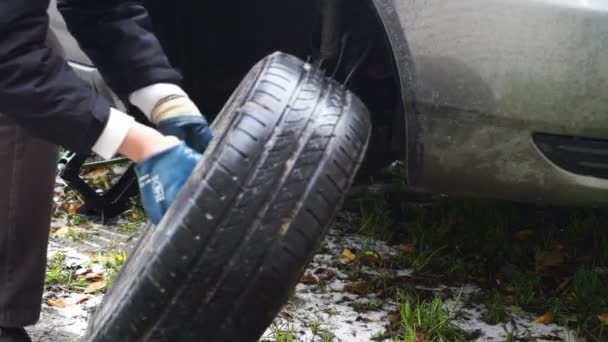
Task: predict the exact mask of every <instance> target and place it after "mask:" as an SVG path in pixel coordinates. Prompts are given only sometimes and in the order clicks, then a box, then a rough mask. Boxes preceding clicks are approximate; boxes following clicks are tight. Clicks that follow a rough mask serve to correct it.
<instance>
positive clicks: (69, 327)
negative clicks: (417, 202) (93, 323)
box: [29, 229, 576, 342]
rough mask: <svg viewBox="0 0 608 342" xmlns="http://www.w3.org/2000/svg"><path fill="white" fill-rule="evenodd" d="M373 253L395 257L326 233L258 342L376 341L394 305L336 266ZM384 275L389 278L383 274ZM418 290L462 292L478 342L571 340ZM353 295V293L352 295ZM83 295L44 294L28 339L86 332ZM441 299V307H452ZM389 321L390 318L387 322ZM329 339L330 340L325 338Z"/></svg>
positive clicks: (73, 254)
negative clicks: (347, 254)
mask: <svg viewBox="0 0 608 342" xmlns="http://www.w3.org/2000/svg"><path fill="white" fill-rule="evenodd" d="M345 248H347V249H352V250H362V249H363V248H365V249H373V250H374V251H375V252H376V253H377V254H378V255H379V257H380V258H386V257H388V256H390V255H395V254H396V253H398V250H397V249H396V248H393V247H391V246H388V245H387V244H386V243H384V242H382V241H375V240H370V239H369V238H364V237H361V236H356V235H344V234H343V233H342V232H340V231H338V230H335V229H332V230H330V233H329V235H328V237H327V239H326V240H325V242H324V243H323V247H322V248H321V252H320V253H319V254H317V255H316V256H315V258H314V259H313V262H312V263H311V264H310V266H309V267H308V269H307V271H306V276H305V277H304V278H303V280H302V282H303V283H300V284H298V286H297V287H296V289H295V293H294V295H293V297H292V298H291V299H290V300H289V303H288V304H287V305H286V306H285V308H284V309H283V311H282V312H281V313H280V314H279V315H278V317H277V319H276V320H275V322H274V323H273V325H272V326H271V327H270V328H269V329H268V330H267V331H266V333H265V334H264V336H263V338H262V340H264V341H273V340H275V338H274V336H275V335H274V333H273V330H276V329H280V330H292V331H294V332H295V336H297V341H348V342H357V341H371V340H373V339H374V338H375V339H374V340H382V339H380V338H378V336H382V335H383V333H384V332H385V331H386V326H387V325H388V324H389V323H390V318H391V315H393V317H394V312H395V311H396V310H397V303H395V302H393V301H390V300H384V301H380V299H379V298H378V297H377V295H376V294H375V293H371V294H370V293H367V292H366V291H361V292H359V293H357V292H358V291H357V290H356V288H355V290H354V291H353V290H352V288H350V289H349V287H352V284H353V279H349V275H348V274H345V273H344V272H343V271H341V270H340V267H338V266H339V265H340V264H344V263H345V260H344V259H343V258H342V256H341V255H342V252H343V250H344V249H345ZM57 252H61V253H63V254H64V255H66V260H67V263H68V264H69V265H71V266H74V267H79V266H80V267H84V265H87V266H86V267H92V268H93V269H92V272H97V271H99V270H98V269H97V268H98V267H99V266H95V265H91V264H90V262H89V260H90V258H91V254H90V252H83V251H81V250H78V249H76V248H73V247H71V246H68V245H66V244H61V243H58V242H51V245H50V247H49V257H50V256H52V255H54V254H55V253H57ZM362 272H364V273H367V274H369V275H376V276H384V277H387V276H388V277H393V278H398V279H407V278H409V277H413V272H412V270H410V269H400V270H387V269H375V268H373V267H363V268H362ZM386 272H389V273H390V274H386ZM416 287H417V288H418V289H420V290H427V291H433V292H434V293H437V294H441V293H445V292H446V289H448V290H452V291H453V292H459V291H462V298H461V300H460V301H459V304H458V306H457V307H458V311H459V314H458V315H457V317H458V319H457V320H456V321H455V323H456V324H457V325H458V326H460V327H461V328H462V329H464V330H465V331H467V332H477V334H476V335H477V336H479V337H478V338H477V340H478V341H503V340H505V338H506V336H507V334H508V332H509V331H513V332H514V333H515V334H516V336H530V337H532V338H534V339H535V340H543V337H546V338H555V337H559V338H561V340H563V341H575V340H576V339H575V338H574V335H573V334H572V333H569V332H567V331H565V330H564V329H563V328H560V327H558V326H556V325H554V324H548V325H544V324H532V323H530V322H531V320H532V319H533V317H531V316H530V315H526V314H523V315H521V316H519V317H515V318H513V319H512V320H511V322H510V323H508V324H505V325H489V324H487V323H485V322H483V321H482V319H481V315H482V311H483V307H480V306H469V305H466V304H463V302H464V303H466V302H467V301H466V298H468V297H470V296H471V295H472V294H474V293H475V292H477V291H478V290H479V289H478V288H477V287H475V286H474V285H469V286H465V287H464V288H462V289H460V288H450V287H447V286H443V285H440V284H439V285H437V286H428V284H420V285H417V286H416ZM353 292H354V293H353ZM83 296H84V294H83V293H74V292H70V291H67V290H66V291H64V290H60V291H58V292H52V293H45V295H44V299H43V304H42V315H41V319H40V322H39V323H38V324H37V325H35V326H33V327H31V328H29V331H30V332H31V334H32V337H33V340H34V341H40V342H64V341H77V340H78V339H79V338H80V337H82V336H83V335H84V333H85V331H86V325H87V317H89V315H90V314H91V312H92V311H93V310H94V309H95V307H96V306H97V305H99V303H100V302H101V299H102V295H100V294H91V295H87V296H88V300H86V301H83V302H80V301H81V300H82V298H83ZM49 299H53V300H56V299H61V300H62V301H63V302H64V303H65V307H64V308H57V307H51V306H50V305H48V304H47V302H48V300H49ZM372 302H373V303H375V305H374V309H373V310H370V311H364V310H363V311H362V310H358V311H359V312H358V311H357V310H356V308H357V307H361V306H365V304H366V303H368V304H369V303H372ZM453 303H454V302H453V301H450V300H447V301H446V305H447V306H450V305H453ZM393 319H394V318H393ZM331 338H333V339H331Z"/></svg>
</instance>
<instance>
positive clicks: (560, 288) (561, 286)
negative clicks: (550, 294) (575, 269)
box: [555, 277, 572, 293]
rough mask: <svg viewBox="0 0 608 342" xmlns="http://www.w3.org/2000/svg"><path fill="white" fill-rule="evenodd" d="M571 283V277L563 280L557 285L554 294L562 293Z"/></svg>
mask: <svg viewBox="0 0 608 342" xmlns="http://www.w3.org/2000/svg"><path fill="white" fill-rule="evenodd" d="M571 281H572V277H568V278H566V279H564V280H562V282H561V283H559V286H558V287H557V289H555V292H557V293H559V292H562V291H563V290H564V289H565V288H566V287H567V286H568V285H569V284H570V282H571Z"/></svg>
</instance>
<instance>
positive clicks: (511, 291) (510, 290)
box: [504, 286, 515, 294]
mask: <svg viewBox="0 0 608 342" xmlns="http://www.w3.org/2000/svg"><path fill="white" fill-rule="evenodd" d="M504 291H505V293H509V294H512V293H515V289H514V288H513V287H511V286H507V287H505V288H504Z"/></svg>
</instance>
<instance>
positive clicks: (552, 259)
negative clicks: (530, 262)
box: [536, 246, 565, 271]
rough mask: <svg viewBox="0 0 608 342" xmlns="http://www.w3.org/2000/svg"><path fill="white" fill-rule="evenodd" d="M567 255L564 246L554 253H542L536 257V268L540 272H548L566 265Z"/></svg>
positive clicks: (558, 247) (557, 248)
mask: <svg viewBox="0 0 608 342" xmlns="http://www.w3.org/2000/svg"><path fill="white" fill-rule="evenodd" d="M564 259H565V255H564V249H563V247H562V246H557V247H556V248H555V249H554V250H552V251H547V252H544V253H540V254H538V255H537V256H536V266H537V267H538V269H539V270H541V271H543V270H547V269H548V268H552V267H556V266H560V265H561V264H563V263H564Z"/></svg>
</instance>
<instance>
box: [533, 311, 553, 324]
mask: <svg viewBox="0 0 608 342" xmlns="http://www.w3.org/2000/svg"><path fill="white" fill-rule="evenodd" d="M551 322H553V314H552V313H551V312H545V314H544V315H542V316H540V317H538V318H537V319H535V320H533V321H532V323H534V324H549V323H551Z"/></svg>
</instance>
